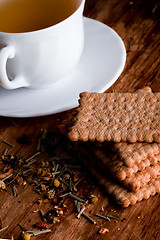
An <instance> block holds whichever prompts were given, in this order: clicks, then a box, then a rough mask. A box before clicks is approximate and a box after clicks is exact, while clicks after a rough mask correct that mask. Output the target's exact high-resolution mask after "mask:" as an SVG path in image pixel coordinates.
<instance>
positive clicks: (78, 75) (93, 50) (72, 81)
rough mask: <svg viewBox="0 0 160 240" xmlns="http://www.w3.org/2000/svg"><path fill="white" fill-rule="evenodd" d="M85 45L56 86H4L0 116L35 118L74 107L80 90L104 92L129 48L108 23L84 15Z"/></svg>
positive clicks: (122, 66)
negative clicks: (8, 87)
mask: <svg viewBox="0 0 160 240" xmlns="http://www.w3.org/2000/svg"><path fill="white" fill-rule="evenodd" d="M84 28H85V44H84V50H83V53H82V56H81V59H80V61H79V63H78V65H77V66H76V68H75V69H74V71H73V72H72V73H71V74H70V75H69V76H68V77H67V78H66V79H65V81H62V82H60V83H59V84H57V85H56V86H54V87H50V88H47V89H43V90H42V89H41V90H35V89H27V88H21V89H16V90H6V89H3V88H1V87H0V116H7V117H34V116H42V115H48V114H53V113H58V112H61V111H64V110H68V109H71V108H74V107H76V106H77V105H78V98H79V93H80V92H83V91H89V92H104V91H105V90H107V89H108V88H109V87H110V86H111V85H112V84H113V83H114V82H115V81H116V80H117V78H118V77H119V75H120V74H121V72H122V70H123V68H124V65H125V61H126V50H125V47H124V44H123V41H122V40H121V38H120V37H119V36H118V35H117V33H116V32H115V31H114V30H112V29H111V28H109V27H108V26H106V25H104V24H102V23H100V22H98V21H96V20H92V19H89V18H85V17H84Z"/></svg>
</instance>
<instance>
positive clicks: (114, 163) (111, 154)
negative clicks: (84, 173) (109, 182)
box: [87, 143, 160, 181]
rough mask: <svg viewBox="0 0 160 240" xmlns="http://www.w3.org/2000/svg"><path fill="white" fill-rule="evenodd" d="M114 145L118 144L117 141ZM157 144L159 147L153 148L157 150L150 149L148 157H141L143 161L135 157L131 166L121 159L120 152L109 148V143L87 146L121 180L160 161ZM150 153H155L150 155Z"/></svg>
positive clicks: (159, 149) (159, 148) (146, 155)
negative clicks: (99, 145)
mask: <svg viewBox="0 0 160 240" xmlns="http://www.w3.org/2000/svg"><path fill="white" fill-rule="evenodd" d="M123 144H124V145H125V144H126V143H123ZM139 144H141V143H139ZM114 145H117V143H116V144H114ZM133 145H134V144H133ZM153 145H155V144H150V148H152V146H153ZM156 145H157V146H158V147H157V148H155V146H153V149H155V152H154V151H149V152H148V154H145V157H146V158H145V159H144V158H141V161H140V159H139V161H138V162H137V159H136V158H134V160H135V161H134V164H132V166H131V167H127V166H126V165H125V164H124V161H123V160H122V159H121V157H120V155H119V153H117V152H116V151H111V150H110V149H109V148H107V144H103V143H102V144H101V147H98V146H96V147H95V145H93V144H87V148H90V151H92V152H93V153H94V154H95V156H96V157H97V161H100V162H101V163H102V164H103V165H104V166H105V168H107V169H108V170H109V171H110V173H111V174H112V175H113V176H114V177H115V178H117V179H118V180H120V181H123V180H124V179H125V178H127V177H128V178H131V177H133V176H134V175H135V173H137V172H140V171H144V170H145V169H146V168H147V167H149V166H150V165H152V166H154V165H156V164H157V163H158V162H160V146H159V144H156ZM103 146H105V147H103ZM141 146H142V145H141ZM136 147H137V144H136V145H135V149H136ZM125 149H126V148H125ZM142 149H143V148H142ZM153 149H152V150H153ZM144 150H145V147H144ZM124 151H125V150H124ZM126 153H127V151H126ZM149 153H154V155H150V154H149ZM132 163H133V161H132Z"/></svg>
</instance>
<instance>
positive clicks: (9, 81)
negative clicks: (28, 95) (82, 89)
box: [0, 0, 85, 89]
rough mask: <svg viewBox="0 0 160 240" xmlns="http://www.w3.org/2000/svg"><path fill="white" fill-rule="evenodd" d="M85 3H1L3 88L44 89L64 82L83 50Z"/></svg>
mask: <svg viewBox="0 0 160 240" xmlns="http://www.w3.org/2000/svg"><path fill="white" fill-rule="evenodd" d="M84 2H85V0H1V1H0V85H1V86H2V87H4V88H7V89H14V88H19V87H33V88H43V87H46V86H48V85H52V84H54V83H55V82H58V81H59V80H62V79H63V78H64V77H65V76H66V75H67V74H68V73H69V72H70V71H71V70H72V69H73V68H74V66H75V65H76V64H77V62H78V60H79V58H80V56H81V53H82V49H83V42H84V30H83V9H84Z"/></svg>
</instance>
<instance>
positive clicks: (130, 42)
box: [0, 0, 160, 240]
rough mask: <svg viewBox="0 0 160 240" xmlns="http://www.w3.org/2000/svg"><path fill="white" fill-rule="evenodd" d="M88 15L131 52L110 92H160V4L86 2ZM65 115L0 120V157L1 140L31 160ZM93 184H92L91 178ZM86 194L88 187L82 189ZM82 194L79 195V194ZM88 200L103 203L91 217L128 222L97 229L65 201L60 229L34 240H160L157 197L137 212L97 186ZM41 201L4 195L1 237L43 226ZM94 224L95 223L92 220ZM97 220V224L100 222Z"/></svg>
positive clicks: (26, 194)
mask: <svg viewBox="0 0 160 240" xmlns="http://www.w3.org/2000/svg"><path fill="white" fill-rule="evenodd" d="M84 15H85V16H87V17H90V18H93V19H97V20H99V21H101V22H103V23H104V24H106V25H108V26H110V27H111V28H113V29H114V30H115V31H116V32H117V33H118V34H119V35H120V36H121V38H122V39H123V41H124V43H125V47H126V51H127V60H126V65H125V68H124V71H123V72H122V74H121V76H120V77H119V79H118V80H117V81H116V83H115V84H114V85H113V86H112V87H111V88H110V89H108V90H107V91H113V90H114V91H116V92H126V91H129V92H134V91H135V90H137V89H139V88H142V87H144V86H146V85H147V86H150V87H151V88H152V90H153V92H157V91H160V68H159V64H160V4H159V1H158V0H157V1H156V0H153V1H150V0H121V1H118V0H112V1H108V0H86V5H85V11H84ZM65 114H66V113H60V114H55V115H50V116H44V117H37V118H26V119H25V118H24V119H20V118H5V117H1V118H0V141H1V148H0V154H1V155H2V153H3V151H4V149H5V148H6V146H5V144H4V143H2V140H7V141H8V142H10V143H12V144H14V148H13V149H12V148H11V147H8V148H9V149H10V151H13V152H14V153H15V154H16V155H17V156H20V155H22V156H23V157H24V158H27V157H30V156H31V155H33V154H34V153H35V148H36V144H37V140H38V135H39V132H40V130H41V129H48V130H49V131H53V130H55V129H56V128H57V125H58V123H59V120H60V119H61V118H62V117H63V116H64V115H65ZM23 133H27V134H28V135H29V136H30V138H31V143H30V144H28V145H22V144H20V143H18V142H17V139H18V138H19V137H20V136H21V135H22V134H23ZM88 179H90V178H88ZM81 188H85V186H83V185H82V186H81ZM80 191H81V189H80ZM86 191H88V194H95V195H99V201H98V202H97V203H96V204H94V206H93V205H91V207H90V210H91V212H90V213H91V214H92V216H93V215H94V214H95V213H96V212H99V211H102V210H103V215H105V214H107V213H112V214H116V215H119V216H120V217H121V218H126V220H125V221H124V222H121V221H114V220H112V221H110V222H107V221H105V220H98V221H97V224H96V225H94V224H92V223H90V222H88V221H87V220H86V219H85V218H83V217H82V219H81V220H79V219H77V218H76V213H75V210H74V207H73V202H72V201H69V200H68V199H67V198H66V200H65V203H66V205H67V208H68V211H67V212H65V214H64V215H63V216H62V218H61V221H60V223H56V224H55V225H53V224H51V225H50V228H51V230H52V233H49V234H44V235H41V236H38V237H34V238H33V239H35V240H36V239H39V240H40V239H48V240H49V239H59V240H68V239H70V240H71V239H72V240H86V239H90V240H91V239H92V240H96V239H112V240H118V239H119V240H131V239H132V240H139V239H141V240H151V239H152V240H153V239H154V240H158V239H160V227H159V226H160V225H159V224H160V206H159V205H160V204H159V202H160V197H159V195H156V196H154V197H152V198H150V199H148V200H144V201H142V202H140V203H138V204H136V205H135V206H131V207H128V208H127V209H121V208H120V207H118V206H117V205H116V204H114V203H113V202H111V201H110V200H109V198H108V196H107V194H105V193H104V192H103V191H102V190H101V188H100V187H99V186H98V184H96V183H95V186H92V187H91V188H87V190H86ZM38 198H39V196H38V195H37V194H35V192H34V191H33V190H32V187H27V188H26V190H25V191H23V192H22V193H21V194H20V195H19V196H18V197H13V196H12V194H9V193H7V192H4V191H3V192H0V219H1V220H2V221H3V223H4V226H7V225H8V226H9V227H8V229H7V230H5V231H3V232H0V237H1V238H9V237H11V235H13V236H14V237H15V239H17V238H18V236H19V232H20V229H19V227H18V226H17V224H18V223H20V224H21V225H22V226H27V227H28V228H31V226H32V225H33V224H34V223H35V222H37V221H39V220H40V218H39V214H38V210H40V209H41V208H43V210H44V211H47V210H48V209H50V208H51V207H52V204H50V203H46V204H42V206H39V205H38V204H37V203H36V201H37V199H38ZM94 219H95V218H94ZM96 220H97V219H96ZM101 227H106V228H107V229H109V232H108V233H105V234H103V235H99V234H98V233H97V231H98V230H99V229H100V228H101Z"/></svg>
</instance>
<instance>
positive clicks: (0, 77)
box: [0, 46, 29, 89]
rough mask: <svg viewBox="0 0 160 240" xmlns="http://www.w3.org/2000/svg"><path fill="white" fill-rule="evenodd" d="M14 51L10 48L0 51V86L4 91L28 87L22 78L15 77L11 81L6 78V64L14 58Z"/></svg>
mask: <svg viewBox="0 0 160 240" xmlns="http://www.w3.org/2000/svg"><path fill="white" fill-rule="evenodd" d="M14 56H15V49H14V47H12V46H7V47H4V48H2V49H1V50H0V85H1V86H2V87H4V88H6V89H16V88H20V87H28V86H29V84H28V82H27V81H26V80H25V78H24V77H22V76H17V77H15V78H14V79H13V80H12V81H11V80H9V78H8V76H7V70H6V64H7V60H8V59H9V58H14Z"/></svg>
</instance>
